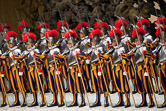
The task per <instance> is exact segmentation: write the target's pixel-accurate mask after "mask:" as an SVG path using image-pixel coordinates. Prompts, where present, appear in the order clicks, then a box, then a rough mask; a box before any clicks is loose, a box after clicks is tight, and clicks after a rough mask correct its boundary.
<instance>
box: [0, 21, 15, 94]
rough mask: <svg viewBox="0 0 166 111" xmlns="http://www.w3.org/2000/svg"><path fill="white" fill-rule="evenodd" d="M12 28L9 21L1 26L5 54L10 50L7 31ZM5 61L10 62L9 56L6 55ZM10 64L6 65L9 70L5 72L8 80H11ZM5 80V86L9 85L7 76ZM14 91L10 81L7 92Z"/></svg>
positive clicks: (2, 45)
mask: <svg viewBox="0 0 166 111" xmlns="http://www.w3.org/2000/svg"><path fill="white" fill-rule="evenodd" d="M10 29H11V25H10V24H8V23H4V24H2V25H1V26H0V33H1V35H2V36H3V37H4V39H3V40H2V43H1V48H2V49H1V51H2V53H3V54H5V53H6V52H8V47H7V43H6V38H5V37H6V33H7V32H9V31H10ZM5 59H6V60H5V61H6V64H7V63H9V56H5ZM8 66H9V65H7V66H6V67H7V72H5V75H6V78H7V80H8V81H9V73H8V72H9V70H8ZM3 81H4V84H5V87H7V86H6V80H5V78H3ZM11 92H12V91H11V83H10V81H9V87H8V90H7V93H11Z"/></svg>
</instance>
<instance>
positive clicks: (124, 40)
mask: <svg viewBox="0 0 166 111" xmlns="http://www.w3.org/2000/svg"><path fill="white" fill-rule="evenodd" d="M128 41H130V37H125V38H124V39H122V41H121V42H122V43H123V44H126V43H127V42H128Z"/></svg>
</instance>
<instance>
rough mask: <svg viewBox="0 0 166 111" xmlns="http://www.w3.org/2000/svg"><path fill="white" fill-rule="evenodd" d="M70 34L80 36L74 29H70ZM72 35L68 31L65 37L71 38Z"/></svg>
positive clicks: (75, 36)
mask: <svg viewBox="0 0 166 111" xmlns="http://www.w3.org/2000/svg"><path fill="white" fill-rule="evenodd" d="M70 35H71V36H72V37H74V38H77V37H78V35H77V33H76V32H75V31H74V30H72V31H70ZM70 35H69V32H67V33H66V34H65V36H64V37H65V39H66V38H69V37H70Z"/></svg>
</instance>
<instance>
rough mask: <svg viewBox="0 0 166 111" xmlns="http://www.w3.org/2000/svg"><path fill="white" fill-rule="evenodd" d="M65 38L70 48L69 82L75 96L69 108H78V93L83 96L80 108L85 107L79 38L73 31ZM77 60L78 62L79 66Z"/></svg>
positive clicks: (68, 57)
mask: <svg viewBox="0 0 166 111" xmlns="http://www.w3.org/2000/svg"><path fill="white" fill-rule="evenodd" d="M69 33H70V34H69ZM64 37H65V38H66V39H67V40H68V44H67V46H68V48H69V52H68V55H67V59H68V67H69V68H68V81H69V89H70V92H71V93H72V94H73V99H74V100H73V102H72V103H71V104H70V105H69V106H68V107H72V106H78V99H77V96H78V93H80V95H81V104H80V106H79V107H83V106H85V105H86V103H85V96H84V88H83V85H82V81H81V74H82V69H80V70H81V72H79V68H81V67H79V66H81V64H82V63H83V60H82V59H81V58H80V57H79V53H80V49H79V48H77V44H76V38H77V37H78V36H77V33H76V32H75V31H74V30H71V31H69V32H68V33H66V34H65V36H64ZM73 45H74V46H73ZM76 57H77V58H76ZM76 59H77V60H78V63H79V66H78V63H77V60H76Z"/></svg>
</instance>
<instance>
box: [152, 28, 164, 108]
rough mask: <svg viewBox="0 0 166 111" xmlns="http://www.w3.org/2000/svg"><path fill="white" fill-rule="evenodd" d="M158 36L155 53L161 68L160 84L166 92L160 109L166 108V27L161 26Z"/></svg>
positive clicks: (157, 32)
mask: <svg viewBox="0 0 166 111" xmlns="http://www.w3.org/2000/svg"><path fill="white" fill-rule="evenodd" d="M156 36H157V37H160V44H159V46H158V47H157V50H155V51H153V52H155V53H156V54H157V55H158V61H159V63H158V67H159V78H160V84H161V88H162V90H163V92H164V103H163V104H162V105H159V106H158V107H159V108H163V107H166V76H165V74H166V57H165V55H166V46H165V40H166V25H161V27H158V29H157V31H156Z"/></svg>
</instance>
